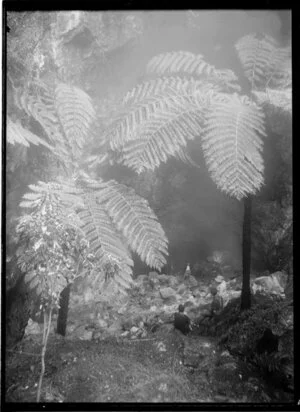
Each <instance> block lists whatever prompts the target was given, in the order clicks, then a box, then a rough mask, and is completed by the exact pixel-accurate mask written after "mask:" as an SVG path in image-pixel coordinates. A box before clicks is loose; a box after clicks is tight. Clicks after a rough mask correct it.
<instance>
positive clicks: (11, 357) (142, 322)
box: [6, 261, 292, 402]
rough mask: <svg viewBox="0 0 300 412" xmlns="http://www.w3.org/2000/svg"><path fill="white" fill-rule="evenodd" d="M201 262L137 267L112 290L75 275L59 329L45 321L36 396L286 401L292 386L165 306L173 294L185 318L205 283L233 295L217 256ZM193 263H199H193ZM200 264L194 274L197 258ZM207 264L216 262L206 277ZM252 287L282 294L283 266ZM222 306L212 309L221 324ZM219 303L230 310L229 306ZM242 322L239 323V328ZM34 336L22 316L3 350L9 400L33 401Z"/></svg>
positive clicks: (197, 305)
mask: <svg viewBox="0 0 300 412" xmlns="http://www.w3.org/2000/svg"><path fill="white" fill-rule="evenodd" d="M208 265H209V266H210V267H209V268H208V270H207V272H208V273H209V274H210V276H208V277H207V278H206V277H205V276H202V278H201V279H199V278H198V279H196V277H195V276H192V275H190V276H187V277H186V278H184V277H183V276H182V275H176V276H173V275H165V274H158V273H156V272H150V273H149V274H148V275H140V276H138V277H137V278H136V279H135V282H134V286H133V288H132V289H131V290H130V292H129V294H128V296H120V295H115V296H114V298H112V297H111V296H113V291H112V290H108V289H107V290H106V295H105V293H104V292H105V289H101V292H100V293H99V292H98V290H97V289H96V288H95V287H93V285H92V286H91V285H84V283H83V282H81V283H80V284H77V285H74V288H73V291H72V294H71V301H70V312H69V318H68V328H67V335H66V337H65V338H63V337H61V336H59V335H57V334H55V321H56V319H55V318H56V316H54V319H53V322H52V325H51V333H50V336H49V343H48V347H47V353H46V373H45V377H44V384H43V392H42V400H43V401H45V402H82V401H83V402H283V401H285V402H289V401H292V398H291V393H288V392H286V391H284V390H281V389H280V386H279V388H278V386H277V388H276V387H274V386H273V385H272V384H271V385H270V384H268V383H266V380H265V379H263V378H262V376H261V374H260V373H259V372H258V371H257V368H256V367H254V366H253V365H251V364H250V363H249V362H244V361H242V359H241V357H236V356H235V357H234V356H233V354H232V353H230V352H229V351H228V350H226V346H224V345H218V341H217V339H216V337H214V336H215V335H217V334H214V333H211V334H207V333H206V334H205V333H202V331H201V330H200V329H199V328H194V331H193V332H192V333H190V334H189V335H188V336H184V335H182V334H181V333H180V332H179V331H177V330H174V327H173V324H172V320H173V315H174V312H175V311H177V308H178V305H179V304H180V303H182V304H184V305H185V308H186V313H187V314H188V316H189V317H190V318H191V319H192V320H193V321H194V322H196V321H197V319H198V318H199V315H200V316H202V315H203V314H205V313H206V312H208V311H209V308H210V304H211V301H212V296H211V293H210V288H211V286H212V285H214V286H215V287H217V290H218V294H219V295H220V296H222V299H223V301H224V306H225V309H226V308H227V307H228V308H230V305H229V303H230V302H234V301H235V300H237V299H238V298H239V296H240V293H241V277H240V276H239V275H238V274H233V271H232V270H226V266H225V265H223V266H222V265H220V264H216V262H213V261H212V262H208ZM202 266H203V265H202ZM196 269H197V270H199V265H198V267H197V268H196ZM227 269H228V266H227ZM193 270H194V274H195V275H197V273H195V272H196V270H195V269H193ZM201 270H202V274H203V273H204V271H203V267H202V268H201ZM212 270H215V278H214V279H213V280H211V273H212ZM251 287H252V292H253V293H254V294H256V296H258V293H257V292H265V293H266V294H275V295H277V296H279V297H282V296H283V297H284V291H285V290H286V289H285V288H286V275H285V274H283V273H281V272H277V273H275V274H273V275H271V276H269V275H267V276H259V277H257V276H252V280H251ZM112 302H113V303H112ZM225 309H224V316H223V315H222V316H221V320H222V322H223V327H224V319H225V318H226V316H227V315H226V312H225ZM255 311H256V309H255ZM266 311H268V309H266ZM227 312H228V313H229V315H228V316H229V318H231V319H232V313H231V312H230V310H228V311H227ZM228 316H227V317H228ZM286 319H287V317H286ZM35 320H37V319H35ZM216 325H217V329H218V328H219V325H218V323H216ZM247 328H248V326H247V325H246V327H245V329H246V332H247ZM285 328H287V327H286V326H285ZM225 329H227V326H226V324H225ZM277 329H278V328H277ZM248 332H249V331H248ZM249 333H252V332H251V331H250V332H249ZM275 333H277V332H275ZM278 333H281V334H282V333H283V332H282V331H279V332H278ZM41 337H42V325H41V324H39V323H37V322H35V321H34V320H30V322H29V323H28V325H27V328H26V334H25V338H24V339H23V341H22V342H21V343H19V344H18V346H17V347H16V348H14V349H12V350H10V351H8V352H7V354H6V361H7V362H6V373H7V379H6V399H7V400H8V401H17V402H30V401H32V402H34V401H35V398H36V390H37V382H38V378H39V372H40V357H39V353H40V351H41ZM247 339H248V338H247ZM227 348H230V345H229V346H227Z"/></svg>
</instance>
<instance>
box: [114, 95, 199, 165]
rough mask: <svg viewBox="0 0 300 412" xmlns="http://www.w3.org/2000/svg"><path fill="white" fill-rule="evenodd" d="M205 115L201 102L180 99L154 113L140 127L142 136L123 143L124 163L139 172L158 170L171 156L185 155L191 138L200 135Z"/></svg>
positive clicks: (139, 132) (139, 135)
mask: <svg viewBox="0 0 300 412" xmlns="http://www.w3.org/2000/svg"><path fill="white" fill-rule="evenodd" d="M202 121H203V116H202V113H201V111H200V110H199V108H198V106H196V105H194V104H192V103H191V102H189V101H187V100H182V101H181V99H178V100H177V101H176V102H173V105H172V106H169V107H166V108H164V110H163V111H161V112H156V113H153V115H152V116H151V117H150V119H149V120H148V121H145V122H144V123H143V124H142V125H141V126H140V127H139V129H138V133H137V134H138V136H137V138H136V139H135V140H130V141H128V143H126V144H125V145H124V147H123V151H122V161H123V163H124V164H125V165H126V166H128V167H130V168H132V169H133V170H135V171H136V172H138V173H141V172H142V171H144V170H146V169H151V170H154V169H155V168H156V167H158V166H159V165H160V163H161V162H166V161H167V159H168V158H169V157H170V156H175V157H178V156H179V157H180V156H181V157H182V158H185V160H187V157H184V155H183V148H184V147H185V146H186V144H187V141H188V140H191V139H194V137H195V136H197V135H199V134H200V132H201V129H202V127H201V126H202Z"/></svg>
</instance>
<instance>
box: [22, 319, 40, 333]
mask: <svg viewBox="0 0 300 412" xmlns="http://www.w3.org/2000/svg"><path fill="white" fill-rule="evenodd" d="M41 332H42V330H41V328H40V326H39V324H38V323H37V322H34V321H33V320H32V319H31V318H29V320H28V324H27V326H26V328H25V335H27V336H28V335H37V334H39V333H41Z"/></svg>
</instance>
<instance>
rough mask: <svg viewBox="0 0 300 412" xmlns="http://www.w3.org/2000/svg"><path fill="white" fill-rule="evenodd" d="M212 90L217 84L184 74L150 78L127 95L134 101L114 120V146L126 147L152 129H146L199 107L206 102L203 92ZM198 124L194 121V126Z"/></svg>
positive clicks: (109, 135)
mask: <svg viewBox="0 0 300 412" xmlns="http://www.w3.org/2000/svg"><path fill="white" fill-rule="evenodd" d="M210 90H215V86H213V85H211V84H209V83H203V82H202V81H197V82H193V81H191V82H189V81H186V80H185V79H180V78H170V79H163V80H162V79H158V80H156V81H151V82H146V83H144V84H142V85H140V86H138V87H137V88H135V89H133V91H132V92H131V94H130V95H127V97H126V98H125V101H127V102H129V101H130V102H131V104H130V105H129V106H128V107H127V109H126V108H125V109H124V111H123V113H121V114H120V117H119V119H117V121H116V122H114V123H113V126H112V128H111V129H109V130H108V132H107V135H106V139H107V140H108V141H109V142H110V146H111V148H112V150H122V148H123V147H125V145H126V144H127V143H128V142H129V141H132V140H136V139H139V140H140V139H141V138H143V136H144V135H146V134H147V133H148V130H147V133H146V132H145V130H146V129H147V128H148V127H150V128H151V129H152V130H151V131H150V132H151V133H152V132H153V130H154V128H153V127H152V126H154V125H155V123H156V124H157V126H158V127H159V128H161V125H162V124H163V122H164V121H165V122H168V119H169V120H170V122H171V123H172V121H173V119H176V118H178V116H181V115H182V114H184V113H186V112H193V111H197V110H198V109H199V106H201V105H203V104H204V100H203V101H201V99H200V98H199V96H200V95H202V94H206V93H209V91H210ZM201 108H202V107H201ZM185 123H186V122H183V126H179V127H180V130H182V129H184V128H185ZM194 124H195V122H194V121H193V122H192V125H191V127H192V128H193V127H194ZM175 139H176V137H175Z"/></svg>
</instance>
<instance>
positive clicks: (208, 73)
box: [147, 51, 240, 91]
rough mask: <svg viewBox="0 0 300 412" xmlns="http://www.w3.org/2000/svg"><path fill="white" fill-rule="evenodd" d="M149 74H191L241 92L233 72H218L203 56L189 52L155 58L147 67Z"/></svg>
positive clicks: (226, 70) (227, 70)
mask: <svg viewBox="0 0 300 412" xmlns="http://www.w3.org/2000/svg"><path fill="white" fill-rule="evenodd" d="M147 73H148V74H156V75H159V76H162V75H166V74H170V75H174V74H179V73H183V74H185V75H187V74H189V75H192V76H195V77H196V78H197V77H201V78H204V79H206V80H207V81H211V82H213V83H217V84H220V85H221V86H223V87H226V88H227V90H231V91H232V90H236V91H238V90H240V86H239V85H238V84H237V80H238V79H237V77H236V75H235V74H234V72H233V71H232V70H229V69H225V70H218V69H216V68H215V67H214V66H212V65H210V64H208V63H207V62H206V61H205V60H204V58H203V56H202V55H201V54H198V55H195V54H193V53H191V52H187V51H176V52H171V53H163V54H159V55H157V56H155V57H153V58H152V59H151V60H150V62H149V63H148V65H147Z"/></svg>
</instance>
